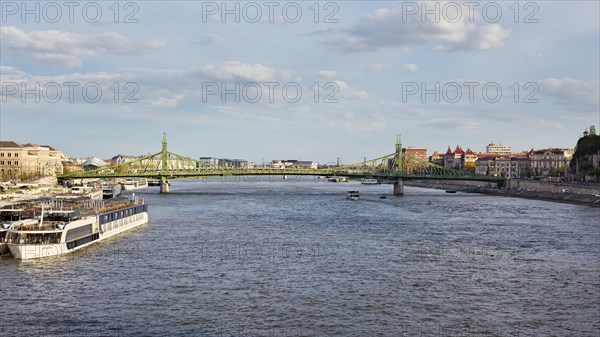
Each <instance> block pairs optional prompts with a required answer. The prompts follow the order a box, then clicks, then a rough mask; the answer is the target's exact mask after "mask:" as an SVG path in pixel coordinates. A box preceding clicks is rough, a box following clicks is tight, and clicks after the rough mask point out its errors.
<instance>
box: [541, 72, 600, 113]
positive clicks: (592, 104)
mask: <svg viewBox="0 0 600 337" xmlns="http://www.w3.org/2000/svg"><path fill="white" fill-rule="evenodd" d="M539 86H540V93H541V94H542V95H545V96H547V97H552V98H553V100H554V103H555V104H558V105H561V106H563V107H564V108H565V109H567V110H584V111H595V112H598V110H600V106H599V105H600V91H599V90H598V85H597V84H595V85H594V84H592V83H590V82H586V81H582V80H577V79H574V78H568V77H566V78H545V79H543V80H540V81H539Z"/></svg>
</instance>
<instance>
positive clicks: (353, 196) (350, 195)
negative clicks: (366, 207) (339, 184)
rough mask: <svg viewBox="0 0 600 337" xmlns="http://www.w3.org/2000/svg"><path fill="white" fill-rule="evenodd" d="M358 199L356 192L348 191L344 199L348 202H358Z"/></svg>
mask: <svg viewBox="0 0 600 337" xmlns="http://www.w3.org/2000/svg"><path fill="white" fill-rule="evenodd" d="M359 198H360V195H359V193H358V191H348V193H347V194H346V199H349V200H358V199H359Z"/></svg>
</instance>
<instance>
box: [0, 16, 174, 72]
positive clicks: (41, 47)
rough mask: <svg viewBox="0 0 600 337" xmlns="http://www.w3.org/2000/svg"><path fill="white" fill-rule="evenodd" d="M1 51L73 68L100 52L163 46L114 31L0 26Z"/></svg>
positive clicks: (46, 63)
mask: <svg viewBox="0 0 600 337" xmlns="http://www.w3.org/2000/svg"><path fill="white" fill-rule="evenodd" d="M0 40H2V52H3V53H6V54H5V55H9V56H11V57H15V58H26V59H30V60H32V61H34V62H36V63H38V64H39V65H41V66H44V67H48V66H49V65H51V66H59V67H65V68H75V67H78V66H81V65H82V60H83V59H85V58H89V57H95V56H98V55H100V54H139V53H144V52H148V51H153V50H157V49H160V48H163V47H164V45H165V44H164V42H162V41H158V40H142V41H134V40H131V39H128V38H126V37H124V36H122V35H121V34H119V33H116V32H109V33H103V34H98V35H86V34H78V33H70V32H67V31H60V30H39V31H33V32H25V31H23V30H21V29H19V28H17V27H14V26H5V27H0Z"/></svg>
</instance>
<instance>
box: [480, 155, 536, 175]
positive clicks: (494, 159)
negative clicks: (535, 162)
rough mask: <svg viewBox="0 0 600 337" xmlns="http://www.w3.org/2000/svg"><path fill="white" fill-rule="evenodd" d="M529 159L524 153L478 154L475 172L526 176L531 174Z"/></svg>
mask: <svg viewBox="0 0 600 337" xmlns="http://www.w3.org/2000/svg"><path fill="white" fill-rule="evenodd" d="M531 172H532V171H531V159H530V158H529V157H528V156H526V155H515V154H510V155H494V154H488V155H480V157H479V158H478V159H477V162H476V166H475V173H476V174H480V175H486V176H496V177H506V178H526V177H529V176H531Z"/></svg>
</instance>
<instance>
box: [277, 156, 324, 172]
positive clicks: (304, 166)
mask: <svg viewBox="0 0 600 337" xmlns="http://www.w3.org/2000/svg"><path fill="white" fill-rule="evenodd" d="M270 167H271V168H274V169H290V170H291V169H296V170H316V169H317V168H318V167H319V164H318V163H317V162H314V161H312V160H296V159H288V160H281V159H273V160H271V164H270Z"/></svg>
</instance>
